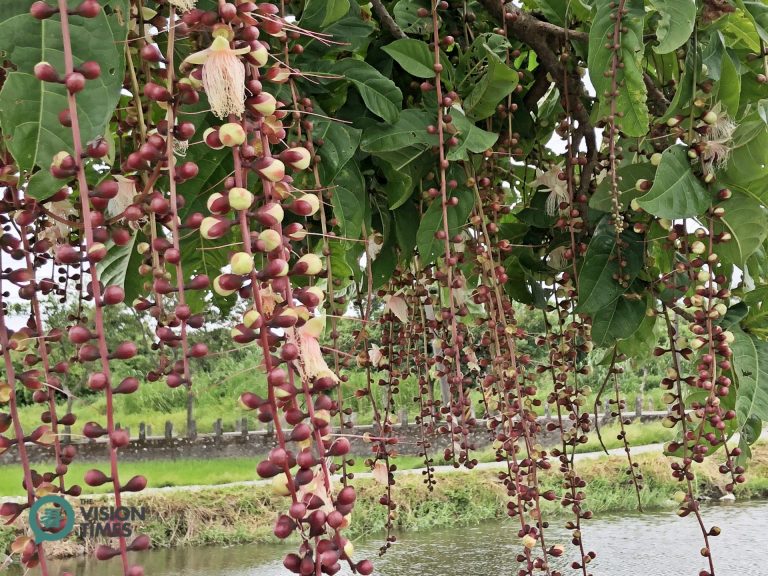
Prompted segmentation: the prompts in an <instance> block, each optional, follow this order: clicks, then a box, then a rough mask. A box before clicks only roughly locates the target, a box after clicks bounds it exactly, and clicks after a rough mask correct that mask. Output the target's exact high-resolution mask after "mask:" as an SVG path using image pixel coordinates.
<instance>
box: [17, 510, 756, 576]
mask: <svg viewBox="0 0 768 576" xmlns="http://www.w3.org/2000/svg"><path fill="white" fill-rule="evenodd" d="M704 519H705V522H706V524H707V527H709V526H712V525H717V526H720V527H721V528H722V529H723V532H722V534H721V535H720V536H719V537H717V538H714V539H712V542H713V553H714V557H715V561H716V564H715V566H716V568H717V569H718V570H717V574H718V576H766V575H768V563H766V552H767V551H768V502H744V503H732V504H718V505H712V506H707V507H705V508H704ZM553 524H555V522H553ZM585 524H586V525H585V527H584V541H585V544H586V545H587V546H588V549H591V550H595V551H596V552H597V554H598V556H597V559H596V560H595V561H594V562H593V563H592V565H591V566H592V572H593V573H594V574H595V576H685V575H690V576H695V575H696V574H698V572H699V570H700V569H701V568H704V567H705V563H704V558H702V557H701V556H700V555H699V550H700V548H701V534H700V532H699V531H698V527H697V524H696V521H695V519H694V518H692V517H689V518H682V519H681V518H678V517H677V516H676V515H675V514H674V512H663V513H653V514H645V515H630V516H627V515H622V516H618V515H604V516H602V517H600V518H595V519H593V520H591V521H589V522H587V523H585ZM548 534H549V538H548V543H551V544H557V543H560V544H563V545H566V548H570V550H573V547H571V546H570V541H569V538H568V536H567V532H566V531H565V530H564V529H558V528H555V527H554V526H553V527H552V528H550V531H549V533H548ZM516 540H517V539H516V538H515V529H514V525H513V524H512V523H511V522H499V521H492V522H487V523H484V524H481V525H478V526H472V527H468V528H461V529H442V530H432V531H428V532H419V533H409V534H402V535H401V536H400V537H399V538H398V543H397V544H396V545H395V546H394V547H393V548H392V549H390V551H389V552H388V553H387V554H386V555H385V556H384V557H383V558H376V553H377V551H378V548H379V546H380V541H379V540H378V539H371V540H369V541H364V542H359V543H357V544H356V549H357V552H356V554H355V556H356V557H363V556H365V555H367V556H368V557H369V558H371V559H372V560H374V559H375V560H376V562H375V564H376V572H375V574H377V575H380V576H500V575H504V576H507V575H510V576H511V575H512V574H514V573H515V572H514V570H513V568H514V565H515V560H514V558H515V556H516V554H517V552H518V550H519V544H518V543H517V542H516ZM292 549H293V548H292V547H287V548H286V547H280V546H264V545H260V546H256V545H249V546H232V547H228V548H217V547H209V548H187V549H175V550H157V551H151V552H146V553H144V554H142V555H141V558H140V562H141V564H143V565H144V567H145V569H146V574H147V576H277V575H280V576H284V575H285V573H286V571H285V570H284V569H283V567H282V565H281V558H282V555H283V554H284V553H285V551H286V550H287V551H290V550H292ZM561 560H562V559H561ZM568 564H570V560H568V562H567V564H566V563H565V562H563V566H566V565H568ZM53 568H54V570H53V571H52V573H54V574H57V573H59V571H61V570H64V569H68V570H71V571H72V572H73V573H74V574H75V575H76V576H113V575H115V576H117V575H118V574H120V573H121V572H120V571H119V566H118V561H117V560H112V561H110V562H107V563H104V562H99V563H97V562H96V561H95V560H87V561H86V560H82V559H81V560H70V561H67V562H57V563H54V566H53ZM11 573H12V574H13V575H14V576H17V574H21V572H13V571H12V572H11ZM572 573H574V571H572V570H570V569H566V570H564V574H572ZM341 574H345V575H347V574H349V572H344V571H343V572H341Z"/></svg>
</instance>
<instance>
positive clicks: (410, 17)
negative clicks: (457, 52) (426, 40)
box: [392, 0, 432, 34]
mask: <svg viewBox="0 0 768 576" xmlns="http://www.w3.org/2000/svg"><path fill="white" fill-rule="evenodd" d="M419 8H424V9H425V10H428V9H430V8H431V6H430V2H429V0H400V1H399V2H398V3H397V4H395V7H394V8H393V9H392V15H393V16H394V18H395V22H396V23H397V25H398V26H400V28H401V29H402V31H403V32H405V33H407V34H425V33H430V32H432V19H431V18H422V17H421V16H419V14H418V11H419Z"/></svg>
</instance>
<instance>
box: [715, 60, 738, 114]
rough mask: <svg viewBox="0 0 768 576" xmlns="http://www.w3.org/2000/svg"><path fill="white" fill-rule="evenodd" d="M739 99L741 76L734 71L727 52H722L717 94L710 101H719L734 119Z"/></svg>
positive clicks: (734, 68) (734, 67)
mask: <svg viewBox="0 0 768 576" xmlns="http://www.w3.org/2000/svg"><path fill="white" fill-rule="evenodd" d="M740 99H741V74H739V72H738V70H736V66H735V65H734V63H733V59H732V58H731V56H730V55H729V54H728V51H727V50H724V51H723V59H722V65H721V67H720V81H719V82H718V83H717V94H716V95H714V96H713V97H712V101H713V102H716V101H718V100H719V101H720V102H721V103H722V105H723V108H724V109H725V111H726V112H728V114H729V115H730V116H731V117H732V118H735V117H736V114H737V113H738V112H739V100H740Z"/></svg>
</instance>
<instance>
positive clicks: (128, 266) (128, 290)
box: [98, 231, 149, 303]
mask: <svg viewBox="0 0 768 576" xmlns="http://www.w3.org/2000/svg"><path fill="white" fill-rule="evenodd" d="M148 241H149V240H148V239H147V237H146V236H144V234H143V233H142V232H141V231H137V232H136V233H135V234H132V235H131V240H130V241H129V242H128V244H126V245H125V246H117V245H116V244H115V243H114V242H112V241H111V240H110V241H109V242H107V256H106V258H104V260H102V261H101V262H99V264H98V269H99V280H101V282H102V283H103V284H104V285H105V286H110V285H113V284H114V285H116V286H122V287H123V290H124V291H125V301H126V302H129V303H130V302H133V301H134V300H135V299H136V298H138V297H139V296H141V295H143V294H144V290H143V284H144V278H143V277H142V276H139V266H140V265H141V263H142V260H143V256H142V255H141V254H139V253H138V252H137V251H136V245H137V244H138V243H140V242H148Z"/></svg>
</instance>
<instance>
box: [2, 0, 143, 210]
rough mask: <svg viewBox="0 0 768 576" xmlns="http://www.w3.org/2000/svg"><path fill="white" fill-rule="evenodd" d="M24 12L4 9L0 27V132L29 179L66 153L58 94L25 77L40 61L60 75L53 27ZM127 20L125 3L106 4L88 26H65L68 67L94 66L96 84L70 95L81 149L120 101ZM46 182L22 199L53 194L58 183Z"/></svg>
mask: <svg viewBox="0 0 768 576" xmlns="http://www.w3.org/2000/svg"><path fill="white" fill-rule="evenodd" d="M4 4H5V3H4ZM31 4H32V1H31V0H25V1H15V2H11V3H10V4H6V5H5V6H4V8H5V9H4V11H3V13H2V16H3V17H4V19H3V20H2V22H0V51H2V52H5V53H6V54H7V56H6V57H7V58H8V59H9V60H10V61H11V62H13V64H14V66H15V68H16V71H15V72H13V73H11V74H9V76H8V78H7V79H6V81H5V83H4V85H3V89H2V91H0V125H2V128H3V134H4V136H6V137H7V140H6V142H7V146H8V148H9V150H10V151H11V153H12V154H13V157H14V158H15V159H16V162H17V163H18V165H19V167H20V168H21V169H22V170H25V171H29V172H31V171H32V170H33V169H34V168H35V167H36V166H37V167H40V168H41V169H43V170H48V169H49V167H50V163H51V158H52V157H53V155H54V154H56V153H57V152H59V151H62V150H64V151H67V152H70V153H71V152H72V132H71V130H70V129H69V128H67V127H65V126H62V125H61V123H60V122H59V121H58V114H59V112H61V111H62V110H63V109H65V108H66V106H67V100H66V89H65V88H64V86H63V85H61V84H54V83H47V82H46V83H42V82H40V81H38V80H37V79H36V78H35V77H34V76H33V75H32V73H33V69H34V66H35V64H37V63H38V62H41V61H46V62H49V63H50V64H52V65H53V66H54V67H55V68H56V69H57V70H59V71H60V72H61V71H63V70H64V53H63V46H62V39H61V31H60V27H61V23H60V21H59V17H58V15H56V16H53V17H51V18H48V19H46V20H43V21H40V20H36V19H35V18H33V17H32V16H31V15H30V14H29V6H30V5H31ZM71 4H72V6H74V5H75V3H71ZM127 14H128V12H127V2H126V1H125V0H112V1H111V2H107V3H106V6H105V10H102V11H101V12H100V13H99V15H98V16H96V17H95V18H80V17H71V18H70V27H71V31H72V51H73V54H74V60H75V65H79V64H80V63H82V62H83V61H85V60H95V61H97V62H98V63H99V65H100V66H101V76H99V78H98V79H96V80H91V81H89V82H86V85H85V89H84V90H82V91H81V92H80V93H78V95H77V105H78V116H79V119H80V129H81V134H82V142H83V143H86V142H88V141H90V140H92V139H94V138H96V137H97V136H103V135H104V134H105V132H106V129H107V125H108V123H109V120H110V118H111V117H112V113H113V112H114V109H115V106H116V105H117V103H118V100H119V99H120V89H121V87H122V84H123V76H124V72H125V58H124V46H125V40H126V35H127V27H126V22H127ZM47 182H48V184H49V185H48V186H45V185H38V186H36V187H35V188H34V190H31V191H30V194H33V195H35V197H37V198H42V197H45V196H48V195H50V194H51V193H53V192H55V191H56V189H57V188H58V186H59V185H58V183H56V182H53V181H50V180H49V181H47ZM39 184H42V183H39Z"/></svg>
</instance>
